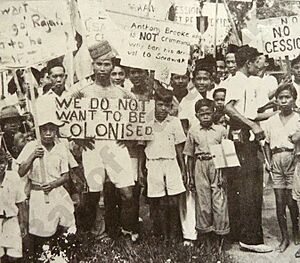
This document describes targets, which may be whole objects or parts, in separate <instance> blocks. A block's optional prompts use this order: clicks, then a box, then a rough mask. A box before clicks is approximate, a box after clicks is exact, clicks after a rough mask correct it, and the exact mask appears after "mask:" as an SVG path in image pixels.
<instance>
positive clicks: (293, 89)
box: [275, 83, 297, 100]
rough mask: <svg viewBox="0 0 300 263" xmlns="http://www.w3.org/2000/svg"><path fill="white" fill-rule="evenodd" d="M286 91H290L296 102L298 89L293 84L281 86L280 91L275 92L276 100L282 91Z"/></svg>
mask: <svg viewBox="0 0 300 263" xmlns="http://www.w3.org/2000/svg"><path fill="white" fill-rule="evenodd" d="M284 90H288V91H289V92H290V93H291V95H292V97H293V99H294V100H297V90H296V88H295V87H294V85H293V84H291V83H288V84H284V85H280V86H279V87H278V89H277V90H276V92H275V98H276V99H277V98H278V96H279V94H280V93H281V92H282V91H284Z"/></svg>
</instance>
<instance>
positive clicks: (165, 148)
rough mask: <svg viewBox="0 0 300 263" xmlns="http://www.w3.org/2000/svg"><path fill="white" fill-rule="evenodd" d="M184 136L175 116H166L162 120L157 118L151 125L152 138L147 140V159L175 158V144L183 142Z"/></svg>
mask: <svg viewBox="0 0 300 263" xmlns="http://www.w3.org/2000/svg"><path fill="white" fill-rule="evenodd" d="M185 139H186V136H185V134H184V131H183V128H182V126H181V123H180V120H179V119H178V118H177V117H173V116H167V118H166V119H165V120H164V121H163V122H159V121H157V120H155V121H154V125H153V140H152V141H147V143H146V148H145V154H146V157H147V159H174V158H176V149H175V145H177V144H180V143H183V142H185Z"/></svg>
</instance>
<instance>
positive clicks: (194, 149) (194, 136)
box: [183, 123, 227, 157]
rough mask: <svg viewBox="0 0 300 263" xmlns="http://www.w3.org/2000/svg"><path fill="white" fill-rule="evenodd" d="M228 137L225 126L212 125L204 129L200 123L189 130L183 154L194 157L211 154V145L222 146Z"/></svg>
mask: <svg viewBox="0 0 300 263" xmlns="http://www.w3.org/2000/svg"><path fill="white" fill-rule="evenodd" d="M226 137H227V131H226V129H225V128H224V127H223V126H221V125H212V126H211V127H209V128H204V127H202V126H201V124H200V123H198V124H197V125H194V126H193V127H191V129H190V130H189V132H188V135H187V139H186V142H185V146H184V150H183V153H184V154H185V155H188V156H192V157H193V156H195V155H197V154H200V153H209V152H210V150H209V146H210V145H216V144H220V143H221V142H222V139H225V138H226Z"/></svg>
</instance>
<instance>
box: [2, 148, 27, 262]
mask: <svg viewBox="0 0 300 263" xmlns="http://www.w3.org/2000/svg"><path fill="white" fill-rule="evenodd" d="M25 199H26V195H25V192H24V187H22V183H21V180H20V177H19V175H18V174H17V172H14V171H7V157H6V154H5V151H4V150H3V149H2V148H1V149H0V262H17V259H18V258H22V256H23V255H22V237H25V235H26V234H27V224H26V209H25V202H24V201H25ZM1 260H2V261H1Z"/></svg>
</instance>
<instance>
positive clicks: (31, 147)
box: [17, 114, 76, 256]
mask: <svg viewBox="0 0 300 263" xmlns="http://www.w3.org/2000/svg"><path fill="white" fill-rule="evenodd" d="M38 125H39V128H40V133H41V144H42V145H41V146H39V145H38V143H37V141H31V142H29V143H28V144H26V146H25V147H24V149H23V150H22V152H21V153H20V155H19V157H18V159H17V163H18V164H19V175H20V176H21V177H23V176H25V175H28V178H29V180H30V188H31V191H30V198H29V233H30V234H31V237H32V240H33V244H34V245H33V246H34V247H33V250H34V251H33V252H34V253H35V255H36V256H38V252H39V251H38V250H39V249H41V247H42V245H43V243H45V242H49V241H51V238H53V237H54V236H55V234H57V231H58V230H59V228H58V227H59V226H61V227H64V228H69V229H70V230H71V229H74V230H76V227H75V219H74V214H73V213H74V206H73V202H72V200H71V197H70V196H69V194H68V192H67V191H66V190H65V188H64V187H63V185H64V184H65V183H66V182H67V181H68V179H69V165H68V156H69V153H68V151H67V148H66V146H65V143H64V142H60V141H59V139H58V138H57V134H58V127H59V126H61V123H60V122H58V121H57V119H56V118H55V116H52V118H51V116H49V114H48V115H45V114H43V115H42V114H41V115H40V116H39V123H38ZM39 158H43V159H44V164H45V181H43V179H42V178H41V174H40V163H39ZM45 196H47V197H48V199H49V203H46V200H45Z"/></svg>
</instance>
